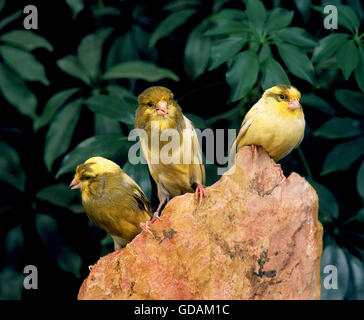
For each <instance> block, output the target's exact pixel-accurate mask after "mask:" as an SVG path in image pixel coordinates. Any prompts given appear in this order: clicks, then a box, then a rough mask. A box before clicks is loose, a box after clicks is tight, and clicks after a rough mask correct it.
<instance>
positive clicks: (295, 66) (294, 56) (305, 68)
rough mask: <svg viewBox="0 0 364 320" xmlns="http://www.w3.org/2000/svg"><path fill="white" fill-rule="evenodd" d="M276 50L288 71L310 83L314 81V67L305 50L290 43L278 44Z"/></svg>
mask: <svg viewBox="0 0 364 320" xmlns="http://www.w3.org/2000/svg"><path fill="white" fill-rule="evenodd" d="M278 51H279V55H280V56H281V58H282V60H283V61H284V63H285V64H286V66H287V68H288V70H289V71H290V72H292V73H293V74H294V75H295V76H296V77H298V78H301V79H304V80H306V81H308V82H310V83H311V84H314V83H315V78H314V77H315V75H314V69H313V66H312V63H311V61H310V60H309V59H308V57H307V54H306V53H305V52H303V51H302V50H300V49H298V48H297V47H295V46H293V45H290V44H279V45H278Z"/></svg>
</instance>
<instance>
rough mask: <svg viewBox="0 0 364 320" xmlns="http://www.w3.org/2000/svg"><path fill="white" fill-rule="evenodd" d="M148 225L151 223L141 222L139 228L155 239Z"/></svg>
mask: <svg viewBox="0 0 364 320" xmlns="http://www.w3.org/2000/svg"><path fill="white" fill-rule="evenodd" d="M148 223H149V221H146V222H145V223H143V222H141V223H140V224H139V227H140V228H141V229H142V230H144V231H146V232H148V233H150V234H151V235H152V236H153V237H154V234H153V232H152V231H150V229H149V227H148Z"/></svg>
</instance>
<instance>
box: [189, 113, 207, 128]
mask: <svg viewBox="0 0 364 320" xmlns="http://www.w3.org/2000/svg"><path fill="white" fill-rule="evenodd" d="M184 115H185V116H186V118H187V119H189V120H190V121H191V122H192V124H193V126H194V127H195V128H198V129H201V130H203V129H206V128H208V127H209V126H208V124H207V123H206V121H205V119H202V118H201V117H199V116H197V115H195V114H192V113H185V114H184Z"/></svg>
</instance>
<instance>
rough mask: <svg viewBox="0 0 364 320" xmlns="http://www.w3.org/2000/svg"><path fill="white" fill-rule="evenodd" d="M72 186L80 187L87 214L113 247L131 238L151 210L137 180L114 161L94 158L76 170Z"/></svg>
mask: <svg viewBox="0 0 364 320" xmlns="http://www.w3.org/2000/svg"><path fill="white" fill-rule="evenodd" d="M70 186H71V187H72V189H81V194H82V204H83V206H84V208H85V211H86V213H87V216H88V217H89V218H90V220H91V221H93V222H94V223H95V224H96V225H98V226H99V227H100V228H102V229H104V230H105V231H106V232H107V233H108V234H110V235H111V237H112V238H113V240H114V244H115V250H117V249H120V248H121V247H122V246H124V245H125V244H126V243H128V242H129V241H131V240H132V239H133V238H134V237H135V236H136V235H137V234H138V233H139V232H140V231H141V228H140V226H139V224H140V223H143V222H146V221H148V220H150V219H151V216H152V209H151V207H150V205H149V202H148V199H147V198H146V196H145V195H144V193H143V191H142V190H141V189H140V187H139V186H138V185H137V183H136V182H135V181H134V180H133V179H132V178H130V177H129V176H128V175H127V174H126V173H125V172H123V170H122V169H121V168H120V167H119V166H118V165H117V164H116V163H114V162H112V161H110V160H108V159H105V158H102V157H93V158H90V159H88V160H87V161H86V162H84V163H83V164H80V165H79V166H78V167H77V169H76V174H75V177H74V179H73V181H72V182H71V185H70Z"/></svg>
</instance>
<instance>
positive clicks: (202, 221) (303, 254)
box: [78, 147, 322, 299]
mask: <svg viewBox="0 0 364 320" xmlns="http://www.w3.org/2000/svg"><path fill="white" fill-rule="evenodd" d="M232 169H233V168H232ZM228 173H231V170H230V171H229V172H228ZM228 173H226V174H225V175H223V176H222V177H221V179H220V180H219V181H218V182H216V183H215V184H214V185H212V186H210V187H208V188H207V196H206V198H205V199H204V200H203V202H202V204H201V205H200V206H198V202H197V200H196V199H195V197H194V195H193V194H185V195H183V196H179V197H175V198H174V199H172V200H171V201H170V202H169V203H168V204H167V206H166V208H165V209H164V211H163V213H162V219H163V220H162V221H157V222H155V223H154V224H153V225H151V230H152V232H153V235H154V237H153V235H151V234H149V233H147V232H145V231H143V232H142V233H140V234H139V235H138V236H137V237H135V238H134V240H133V241H132V242H130V243H129V244H128V245H127V246H126V247H125V248H123V249H121V250H119V251H116V252H114V253H111V254H109V255H107V256H105V257H103V258H101V259H100V260H99V261H98V262H97V264H96V265H94V267H93V269H92V271H91V273H90V275H89V276H88V278H87V279H85V281H84V282H83V284H82V287H81V289H80V292H79V295H78V298H79V299H319V298H320V259H321V252H322V226H321V223H320V222H319V221H318V219H317V215H318V198H317V195H316V192H315V190H314V189H313V188H312V187H311V185H310V184H309V183H308V182H307V181H306V180H305V179H304V178H302V177H300V176H299V175H298V174H296V173H292V174H291V175H290V176H289V177H288V178H287V179H286V180H284V181H282V171H281V169H280V167H279V166H278V165H276V164H275V163H274V162H273V160H271V159H270V158H269V156H268V155H267V153H266V152H265V151H264V150H262V149H261V148H259V149H258V153H257V154H256V155H254V154H253V152H252V151H251V148H250V147H244V148H242V149H240V150H239V152H238V154H237V158H236V170H235V171H234V172H233V173H231V174H228Z"/></svg>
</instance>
